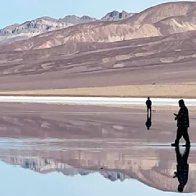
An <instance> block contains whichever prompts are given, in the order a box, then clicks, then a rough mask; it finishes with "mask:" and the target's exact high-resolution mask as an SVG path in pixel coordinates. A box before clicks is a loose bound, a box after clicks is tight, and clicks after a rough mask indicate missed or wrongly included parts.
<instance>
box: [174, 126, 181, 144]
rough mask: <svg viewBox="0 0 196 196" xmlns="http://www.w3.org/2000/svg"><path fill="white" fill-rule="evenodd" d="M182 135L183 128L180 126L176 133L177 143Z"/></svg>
mask: <svg viewBox="0 0 196 196" xmlns="http://www.w3.org/2000/svg"><path fill="white" fill-rule="evenodd" d="M181 137H182V128H180V127H178V129H177V134H176V140H175V144H176V145H178V144H179V141H180V138H181Z"/></svg>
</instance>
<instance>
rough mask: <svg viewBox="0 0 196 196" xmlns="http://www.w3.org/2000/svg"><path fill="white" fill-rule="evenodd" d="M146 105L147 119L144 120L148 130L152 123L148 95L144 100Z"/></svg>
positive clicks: (150, 104)
mask: <svg viewBox="0 0 196 196" xmlns="http://www.w3.org/2000/svg"><path fill="white" fill-rule="evenodd" d="M146 107H147V120H146V123H145V125H146V127H147V129H148V130H149V129H150V127H151V125H152V118H151V117H152V112H151V108H152V101H151V100H150V97H148V98H147V100H146Z"/></svg>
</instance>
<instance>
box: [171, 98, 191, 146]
mask: <svg viewBox="0 0 196 196" xmlns="http://www.w3.org/2000/svg"><path fill="white" fill-rule="evenodd" d="M178 103H179V107H180V110H179V112H178V114H175V113H174V115H175V120H177V127H178V129H177V134H176V140H175V143H172V144H171V145H172V146H178V145H179V141H180V138H181V137H182V136H183V138H184V139H185V141H186V145H187V146H190V139H189V134H188V127H189V112H188V109H187V107H186V106H185V103H184V100H183V99H180V100H179V101H178Z"/></svg>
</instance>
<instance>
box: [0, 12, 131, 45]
mask: <svg viewBox="0 0 196 196" xmlns="http://www.w3.org/2000/svg"><path fill="white" fill-rule="evenodd" d="M132 15H133V14H131V13H127V12H125V11H122V12H118V11H113V12H110V13H108V14H106V15H105V16H104V17H103V18H101V19H100V20H98V19H96V18H92V17H89V16H82V17H78V16H75V15H68V16H65V17H64V18H60V19H55V18H51V17H41V18H37V19H34V20H31V21H26V22H24V23H22V24H13V25H10V26H7V27H5V28H3V29H0V43H10V42H13V41H18V40H24V39H28V38H30V37H33V36H36V35H39V34H42V33H46V32H49V31H55V30H59V29H63V28H67V27H70V26H74V25H77V24H82V23H89V22H93V21H118V20H122V19H125V18H128V17H130V16H132Z"/></svg>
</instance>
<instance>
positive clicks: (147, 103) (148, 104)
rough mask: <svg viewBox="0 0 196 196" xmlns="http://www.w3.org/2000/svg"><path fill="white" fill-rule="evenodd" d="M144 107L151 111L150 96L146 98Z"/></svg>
mask: <svg viewBox="0 0 196 196" xmlns="http://www.w3.org/2000/svg"><path fill="white" fill-rule="evenodd" d="M146 107H147V113H149V112H150V113H151V108H152V101H151V100H150V97H148V98H147V100H146Z"/></svg>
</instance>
